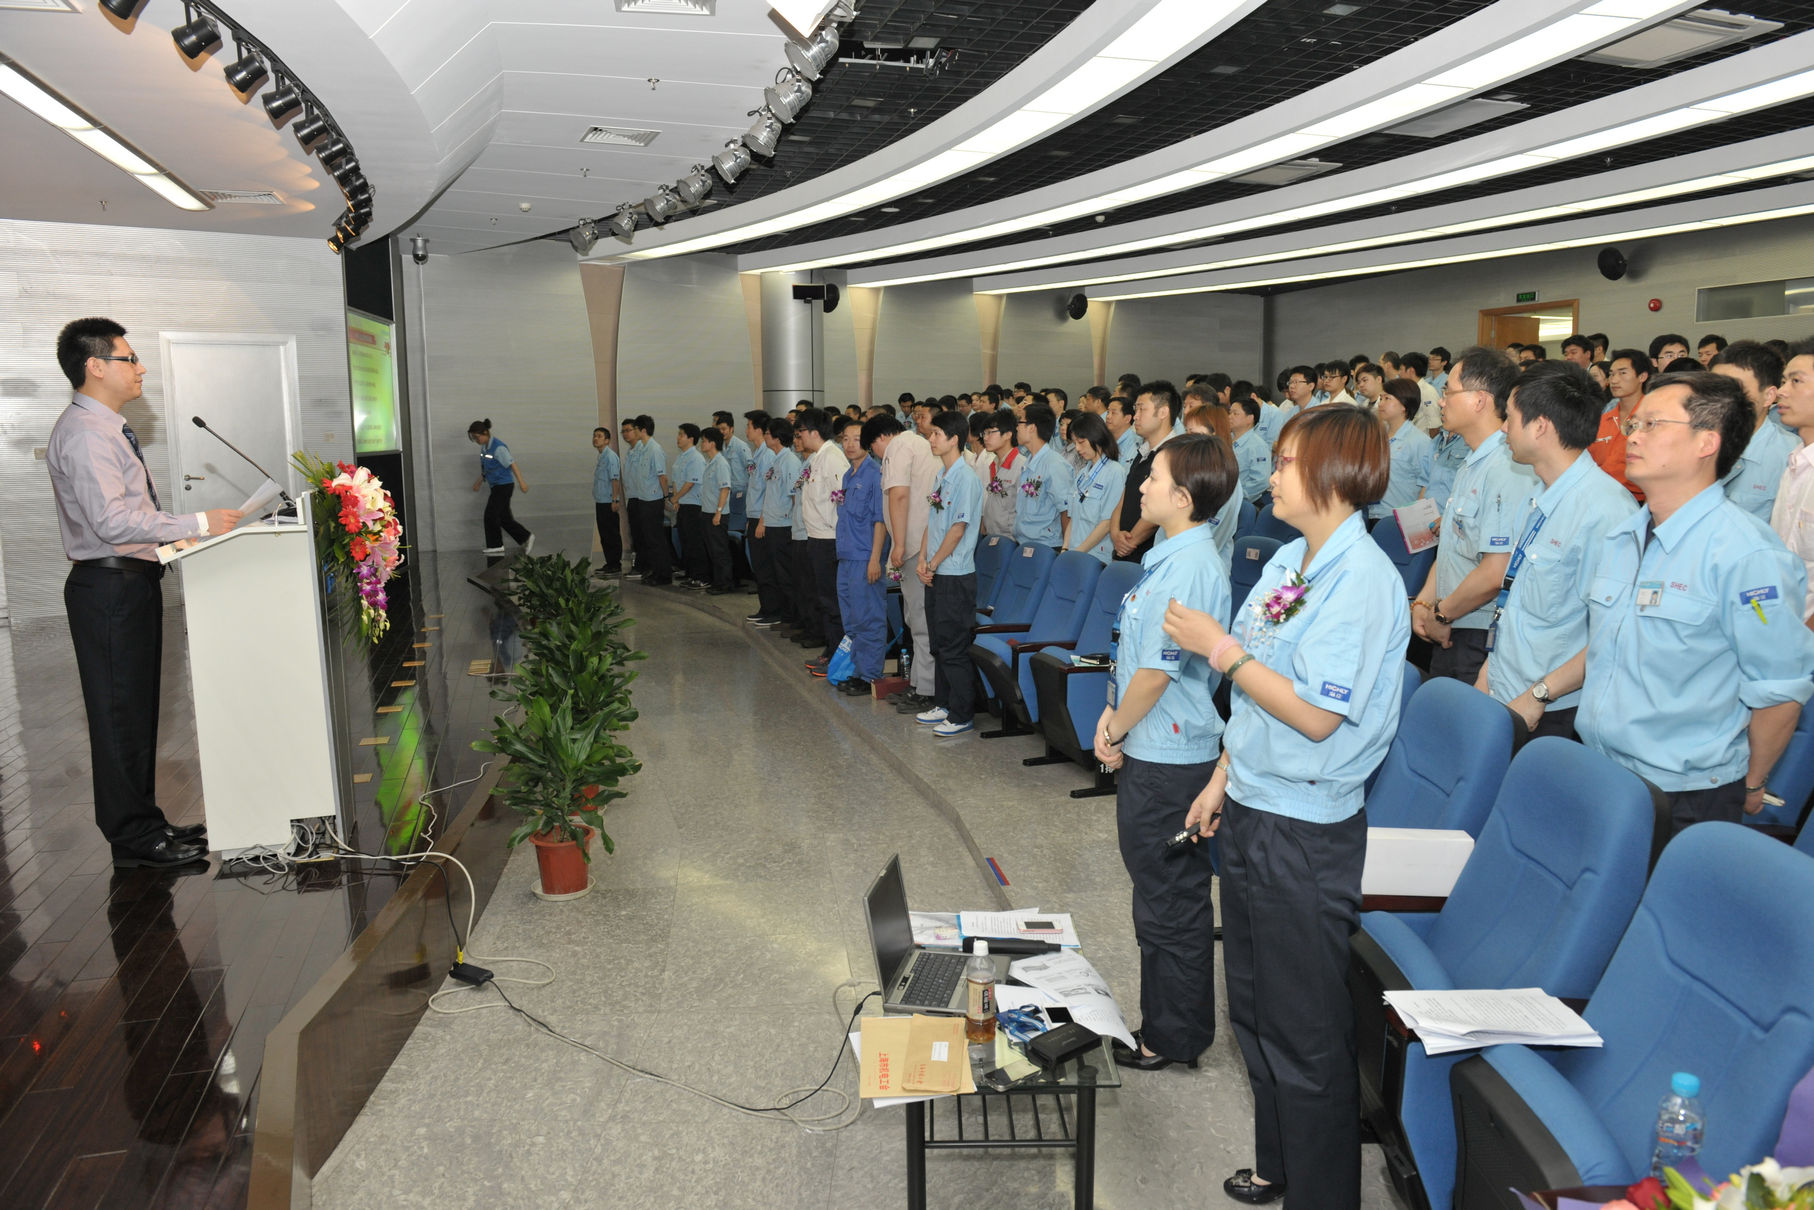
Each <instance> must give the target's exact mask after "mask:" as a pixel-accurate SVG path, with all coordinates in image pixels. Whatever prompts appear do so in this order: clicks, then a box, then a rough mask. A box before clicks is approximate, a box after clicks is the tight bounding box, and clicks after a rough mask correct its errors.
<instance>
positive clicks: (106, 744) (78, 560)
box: [45, 318, 241, 869]
mask: <svg viewBox="0 0 1814 1210" xmlns="http://www.w3.org/2000/svg"><path fill="white" fill-rule="evenodd" d="M57 364H58V365H60V366H61V367H62V368H63V373H64V375H65V376H66V377H68V379H69V384H70V386H72V387H73V388H75V397H74V398H73V399H72V400H71V401H70V404H69V407H68V408H67V409H66V410H65V411H64V412H63V414H62V415H61V416H59V417H58V418H57V423H56V425H55V426H54V427H53V428H52V429H51V431H50V444H49V448H48V449H47V450H46V452H45V461H46V462H47V463H48V464H49V466H50V482H51V487H52V489H53V490H54V491H55V493H56V500H57V525H58V528H59V529H60V530H61V532H62V536H63V553H64V554H65V555H67V556H68V557H69V560H70V562H71V564H72V566H71V567H70V569H69V579H68V580H67V581H65V582H64V585H63V604H64V608H65V610H66V611H67V613H68V615H69V637H70V640H71V642H72V643H73V644H74V645H75V649H76V669H77V671H78V673H79V674H80V676H81V678H82V702H83V705H84V706H85V707H86V708H87V711H88V746H89V752H90V755H91V757H92V760H93V764H94V818H95V824H96V825H97V826H98V827H99V828H100V829H101V834H102V835H103V836H105V837H107V842H108V843H109V844H110V845H112V846H113V864H114V866H115V867H116V868H121V869H126V868H131V867H135V866H148V867H151V868H154V869H164V868H169V867H173V866H180V865H186V864H188V863H190V862H195V861H200V860H203V859H205V858H206V857H207V855H208V846H207V843H206V841H205V838H204V836H203V825H201V824H193V825H190V826H188V827H182V828H178V827H173V826H172V825H171V823H170V821H169V820H167V819H165V818H164V812H163V811H162V810H161V809H160V808H159V807H158V805H157V716H158V700H159V697H158V691H159V686H158V680H159V668H160V665H161V663H162V656H163V638H164V598H163V592H162V590H161V588H160V587H159V584H158V581H159V580H161V579H163V576H164V566H163V564H162V563H160V562H159V561H158V558H157V553H156V549H157V547H158V546H159V545H160V544H162V543H166V542H173V541H176V540H177V539H179V538H197V537H206V536H208V535H209V534H223V533H226V532H227V531H228V530H230V529H232V528H233V527H234V526H235V525H237V524H239V521H240V516H241V514H240V513H239V512H237V511H235V510H234V509H230V508H217V509H210V510H208V511H207V512H200V513H185V514H175V513H167V512H164V511H163V507H162V505H161V504H160V503H159V501H158V493H157V484H156V483H155V482H153V480H152V478H151V468H150V467H149V466H148V465H147V464H146V462H145V456H144V453H143V451H141V449H140V448H139V439H138V435H137V434H136V433H134V432H133V431H132V426H131V425H129V424H127V423H126V418H125V417H124V416H122V415H121V414H120V410H121V409H122V408H123V407H125V405H126V404H128V403H130V402H131V401H132V400H134V399H137V398H138V397H139V396H140V394H141V393H142V392H143V384H144V380H145V369H144V366H143V365H141V364H140V362H139V358H138V354H136V353H134V352H133V351H132V346H130V345H128V344H127V343H126V329H125V328H123V327H121V326H120V325H119V324H117V323H115V322H114V321H113V320H111V319H98V318H95V319H78V320H74V321H72V322H71V323H69V324H67V325H65V326H64V328H63V331H62V332H61V333H60V334H59V335H58V336H57Z"/></svg>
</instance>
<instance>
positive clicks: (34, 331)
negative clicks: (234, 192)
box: [0, 220, 352, 621]
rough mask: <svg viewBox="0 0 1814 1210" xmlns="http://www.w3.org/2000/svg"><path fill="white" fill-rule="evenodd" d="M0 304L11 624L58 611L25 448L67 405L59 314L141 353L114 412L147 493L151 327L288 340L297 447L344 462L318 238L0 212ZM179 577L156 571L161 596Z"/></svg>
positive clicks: (162, 432) (343, 387)
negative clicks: (142, 467) (108, 323)
mask: <svg viewBox="0 0 1814 1210" xmlns="http://www.w3.org/2000/svg"><path fill="white" fill-rule="evenodd" d="M0 299H5V300H6V304H7V305H6V315H5V318H4V319H0V549H3V551H4V566H5V587H6V604H7V606H8V607H9V612H10V615H11V617H12V618H13V619H14V620H16V621H26V620H31V619H36V618H46V617H61V616H62V613H63V599H62V590H63V579H64V577H65V575H66V574H67V569H68V562H67V560H65V559H64V557H63V547H62V543H61V541H60V540H59V538H58V534H57V515H56V508H55V505H54V504H53V502H52V498H51V490H50V476H49V474H48V472H47V471H46V468H45V465H44V463H43V462H42V461H40V460H38V458H37V457H35V454H34V451H36V450H38V449H41V448H43V446H44V444H45V442H46V441H47V440H48V439H49V437H50V429H51V425H52V424H54V423H55V422H56V419H57V416H58V415H59V414H60V413H61V412H62V410H63V409H64V407H66V406H67V405H68V403H69V396H70V388H69V383H68V381H67V380H66V379H65V378H64V377H63V375H62V372H61V371H59V370H58V369H57V360H56V341H57V332H58V330H59V329H61V328H62V326H63V325H64V324H65V323H67V322H68V321H69V320H71V319H76V318H79V317H81V316H85V315H106V316H109V317H111V318H113V319H115V320H117V321H119V323H120V324H122V325H123V326H124V327H125V328H126V330H127V333H128V339H129V340H131V341H132V344H133V347H134V348H135V349H136V350H137V351H138V354H139V356H140V357H141V358H143V359H144V360H145V362H146V368H147V372H146V375H145V394H144V397H143V398H142V399H141V400H139V401H138V402H136V403H133V404H129V405H128V406H127V409H126V418H127V420H128V421H129V422H130V423H131V424H132V427H133V431H134V432H136V433H137V434H138V435H139V438H140V441H141V443H142V444H143V446H144V449H145V457H146V460H147V461H148V462H149V464H150V466H151V469H152V472H153V474H154V475H156V477H157V480H158V484H159V487H160V489H163V488H165V487H166V486H167V485H170V484H171V483H172V478H173V468H172V466H171V458H170V447H169V440H168V432H167V429H166V427H165V425H166V422H165V418H164V399H163V366H162V365H161V364H159V351H158V337H157V334H158V333H159V332H264V333H285V334H293V335H294V336H295V338H296V353H297V369H298V377H299V380H300V383H301V396H300V411H301V415H300V418H299V419H300V428H299V432H300V435H301V440H302V443H303V445H304V447H305V448H307V449H310V450H312V451H315V452H317V453H319V454H322V455H323V456H326V457H331V458H348V457H351V456H352V404H351V397H350V394H349V387H348V380H347V364H346V317H345V310H344V306H345V304H344V301H343V300H344V294H343V292H342V288H341V277H340V261H339V259H338V258H337V257H335V256H334V255H333V254H332V253H330V252H329V251H328V249H327V245H326V244H325V243H323V242H322V241H321V240H317V239H282V238H274V237H268V236H254V235H217V234H205V233H199V232H181V231H166V230H152V229H141V228H134V227H97V226H87V225H81V224H74V223H31V222H19V221H11V220H0ZM273 469H275V468H273ZM179 580H180V577H179V576H171V577H167V578H166V580H165V583H166V585H170V586H171V592H172V593H174V592H175V590H176V589H175V586H176V585H177V582H178V581H179Z"/></svg>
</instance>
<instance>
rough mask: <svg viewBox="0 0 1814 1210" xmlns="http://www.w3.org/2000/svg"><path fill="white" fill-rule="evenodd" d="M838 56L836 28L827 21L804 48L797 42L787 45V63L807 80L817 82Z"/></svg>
mask: <svg viewBox="0 0 1814 1210" xmlns="http://www.w3.org/2000/svg"><path fill="white" fill-rule="evenodd" d="M837 54H838V27H837V26H836V25H833V24H832V23H831V22H829V21H827V22H826V23H825V27H824V28H823V29H821V30H820V31H819V32H818V33H816V34H814V35H813V36H812V40H811V41H809V42H808V43H807V44H806V45H805V46H801V45H800V44H799V43H798V42H789V43H788V44H787V61H788V62H789V63H792V64H793V65H794V70H795V71H797V72H799V73H800V74H801V75H803V76H805V77H806V78H807V79H809V80H817V79H818V78H819V77H820V76H822V75H824V74H825V69H826V68H827V67H830V66H831V61H832V60H833V59H834V58H836V57H837Z"/></svg>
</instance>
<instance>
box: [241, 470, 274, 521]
mask: <svg viewBox="0 0 1814 1210" xmlns="http://www.w3.org/2000/svg"><path fill="white" fill-rule="evenodd" d="M282 495H283V489H282V488H281V487H278V486H277V485H276V484H275V483H273V482H271V481H270V480H269V479H266V480H265V481H264V482H263V483H261V484H259V485H258V486H257V487H256V488H255V489H253V492H252V494H251V495H250V496H247V497H246V502H245V503H244V504H242V505H240V506H239V511H240V512H242V513H244V514H245V515H246V517H245V519H246V520H247V521H255V520H257V519H258V518H259V517H262V516H264V515H265V513H267V512H269V511H270V508H271V506H272V505H273V504H275V503H277V500H278V497H280V496H282Z"/></svg>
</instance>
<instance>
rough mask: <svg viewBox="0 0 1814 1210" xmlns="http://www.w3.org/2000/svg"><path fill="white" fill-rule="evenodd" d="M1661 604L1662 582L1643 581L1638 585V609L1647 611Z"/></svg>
mask: <svg viewBox="0 0 1814 1210" xmlns="http://www.w3.org/2000/svg"><path fill="white" fill-rule="evenodd" d="M1662 603H1663V581H1661V580H1645V581H1644V582H1643V583H1641V584H1639V585H1638V608H1639V609H1649V608H1650V607H1651V606H1653V605H1661V604H1662Z"/></svg>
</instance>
